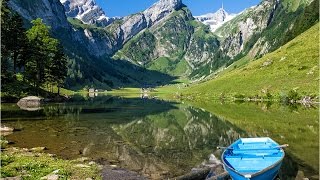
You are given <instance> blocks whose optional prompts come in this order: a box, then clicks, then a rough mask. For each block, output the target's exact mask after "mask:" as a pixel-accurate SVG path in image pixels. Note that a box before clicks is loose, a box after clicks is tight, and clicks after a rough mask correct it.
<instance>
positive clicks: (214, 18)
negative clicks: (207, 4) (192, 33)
mask: <svg viewBox="0 0 320 180" xmlns="http://www.w3.org/2000/svg"><path fill="white" fill-rule="evenodd" d="M235 16H236V15H235V14H229V13H228V12H227V11H226V10H225V9H224V8H223V6H222V7H221V8H220V9H218V11H216V12H215V13H208V14H204V15H201V16H195V18H196V19H197V20H198V21H200V22H202V23H204V24H206V25H209V26H210V28H211V31H212V32H214V31H215V30H216V29H218V28H219V27H221V26H222V25H223V24H224V23H225V22H227V21H229V20H231V19H232V18H234V17H235Z"/></svg>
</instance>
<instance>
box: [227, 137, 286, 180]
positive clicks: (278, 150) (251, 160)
mask: <svg viewBox="0 0 320 180" xmlns="http://www.w3.org/2000/svg"><path fill="white" fill-rule="evenodd" d="M287 146H288V145H282V146H279V144H278V143H276V142H275V141H273V140H272V139H270V138H267V137H265V138H240V139H239V140H237V141H235V142H234V143H233V144H231V145H230V146H229V147H227V148H226V149H225V150H224V152H223V154H222V157H221V159H222V162H223V165H224V168H225V170H226V171H228V173H229V175H230V176H231V177H232V179H233V180H273V179H275V177H276V176H277V174H278V172H279V169H280V167H281V164H282V160H283V158H284V155H285V153H284V150H283V149H282V148H284V147H287Z"/></svg>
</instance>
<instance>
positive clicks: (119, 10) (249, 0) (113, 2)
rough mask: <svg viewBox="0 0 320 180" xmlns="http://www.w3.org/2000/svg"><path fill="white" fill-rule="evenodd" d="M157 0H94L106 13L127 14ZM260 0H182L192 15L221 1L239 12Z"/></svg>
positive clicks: (217, 5) (229, 9)
mask: <svg viewBox="0 0 320 180" xmlns="http://www.w3.org/2000/svg"><path fill="white" fill-rule="evenodd" d="M157 1H158V0H96V2H97V4H98V5H99V6H100V7H102V9H103V10H104V11H105V13H106V15H107V16H109V17H114V16H127V15H130V14H134V13H137V12H140V11H143V10H145V9H147V8H148V7H150V6H151V5H152V4H153V3H155V2H157ZM260 1H261V0H183V3H184V4H185V5H187V6H188V8H189V9H190V10H191V12H192V14H193V15H194V16H197V15H202V14H206V13H212V12H216V11H217V10H218V9H219V8H220V7H221V4H222V2H223V4H224V9H225V10H226V11H227V12H228V13H239V12H241V11H242V10H244V9H245V8H248V7H251V6H254V5H257V4H259V2H260Z"/></svg>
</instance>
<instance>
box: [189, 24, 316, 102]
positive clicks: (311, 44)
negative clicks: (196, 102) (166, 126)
mask: <svg viewBox="0 0 320 180" xmlns="http://www.w3.org/2000/svg"><path fill="white" fill-rule="evenodd" d="M318 32H319V23H318V24H316V25H315V26H313V27H312V28H310V29H309V30H308V31H306V32H304V33H303V34H302V35H300V36H298V37H297V38H295V39H294V40H292V41H290V42H289V43H287V44H286V45H285V46H282V47H281V48H280V49H278V50H276V51H275V52H273V53H270V54H267V55H265V56H264V57H263V58H261V59H259V60H256V61H252V62H250V63H249V64H247V65H246V66H244V67H241V68H237V67H235V69H234V70H232V71H231V72H229V73H226V74H224V75H222V76H221V77H217V78H216V79H213V80H210V81H208V82H205V83H201V84H198V85H195V86H193V87H191V88H189V89H188V90H187V91H186V92H185V93H187V94H188V95H190V96H196V98H212V97H220V96H222V95H227V96H237V95H241V96H245V97H252V96H256V95H257V96H260V97H264V96H267V95H268V93H269V94H272V95H276V96H285V95H287V94H288V93H289V91H292V90H293V91H296V92H298V93H299V95H315V96H317V93H318V91H319V86H318V82H319V66H318V58H319V33H318Z"/></svg>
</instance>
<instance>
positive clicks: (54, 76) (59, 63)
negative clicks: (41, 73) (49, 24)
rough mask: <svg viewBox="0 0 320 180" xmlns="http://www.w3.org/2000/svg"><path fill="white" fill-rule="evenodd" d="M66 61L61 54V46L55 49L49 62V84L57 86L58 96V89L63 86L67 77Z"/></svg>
mask: <svg viewBox="0 0 320 180" xmlns="http://www.w3.org/2000/svg"><path fill="white" fill-rule="evenodd" d="M67 63H68V59H67V57H66V56H65V55H64V53H63V48H62V46H61V45H59V46H58V47H57V51H56V53H55V56H54V58H53V59H52V61H51V66H50V67H49V77H50V78H49V79H50V82H51V83H53V84H55V85H57V87H58V95H60V88H61V87H62V86H63V84H64V81H65V79H66V77H67V73H68V68H67Z"/></svg>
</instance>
